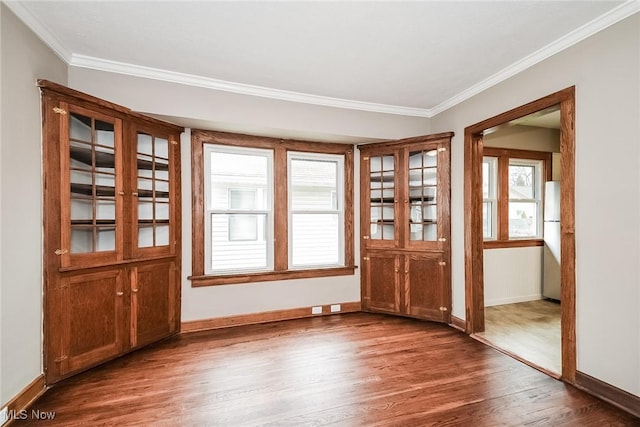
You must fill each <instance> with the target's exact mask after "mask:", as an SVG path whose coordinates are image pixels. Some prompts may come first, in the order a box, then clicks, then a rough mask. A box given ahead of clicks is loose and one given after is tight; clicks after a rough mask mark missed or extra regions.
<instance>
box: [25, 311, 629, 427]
mask: <svg viewBox="0 0 640 427" xmlns="http://www.w3.org/2000/svg"><path fill="white" fill-rule="evenodd" d="M31 408H32V409H37V410H40V411H56V417H55V419H54V420H52V421H49V422H47V423H46V425H47V426H85V425H122V426H124V425H126V426H162V427H163V426H176V425H182V426H200V425H216V426H218V425H227V426H257V425H271V426H303V425H313V426H325V425H343V426H429V425H430V426H434V425H440V426H468V425H473V426H478V427H484V426H491V427H493V426H499V425H501V426H525V425H528V426H532V425H547V426H560V425H564V426H633V425H638V422H639V421H640V420H639V419H638V418H634V417H632V416H631V415H629V414H627V413H625V412H623V411H621V410H620V409H618V408H615V407H613V406H612V405H610V404H608V403H606V402H604V401H601V400H599V399H596V398H594V397H592V396H590V395H588V394H587V393H585V392H583V391H581V390H578V389H576V388H574V387H572V386H570V385H566V384H564V383H562V382H559V381H556V380H554V379H552V378H550V377H548V376H546V375H544V374H542V373H540V372H538V371H536V370H534V369H531V368H530V367H528V366H526V365H523V364H521V363H519V362H517V361H515V360H513V359H512V358H510V357H507V356H505V355H504V354H501V353H500V352H497V351H496V350H494V349H492V348H490V347H487V346H485V345H483V344H481V343H479V342H477V341H475V340H473V339H471V338H470V337H468V336H466V335H465V334H462V333H460V332H458V331H456V330H454V329H452V328H450V327H448V326H446V325H441V324H435V323H428V322H422V321H417V320H413V319H406V318H399V317H393V316H384V315H372V314H365V313H354V314H346V315H339V316H326V317H316V318H309V319H300V320H292V321H287V322H276V323H269V324H263V325H252V326H244V327H238V328H229V329H220V330H215V331H204V332H198V333H191V334H182V335H179V336H177V337H172V338H169V339H167V340H165V341H163V342H161V343H158V344H155V345H153V346H151V347H147V348H145V349H141V350H139V351H136V352H135V353H132V354H129V355H127V356H125V357H122V358H120V359H118V360H115V361H113V362H111V363H109V364H108V365H106V366H102V367H100V368H97V369H94V370H92V371H90V372H86V373H84V374H81V375H79V376H77V377H75V378H73V379H70V380H68V381H65V382H64V383H60V384H58V385H56V386H55V387H54V388H52V389H51V390H49V391H48V392H47V393H46V394H45V395H44V396H43V397H42V398H40V399H38V400H37V401H36V402H35V403H34V404H33V405H32V406H31ZM20 425H25V426H29V425H45V424H43V423H42V422H40V421H36V420H33V419H30V420H26V421H24V422H22V423H21V424H20Z"/></svg>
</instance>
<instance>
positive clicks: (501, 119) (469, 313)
mask: <svg viewBox="0 0 640 427" xmlns="http://www.w3.org/2000/svg"><path fill="white" fill-rule="evenodd" d="M556 105H559V106H560V161H561V163H562V172H561V177H560V178H561V179H560V181H561V184H560V189H561V192H562V194H563V197H562V199H561V204H560V212H561V228H560V246H561V272H560V276H561V283H562V287H561V300H562V305H561V308H560V312H561V313H560V317H561V322H560V323H561V327H560V331H561V378H562V379H563V380H565V381H568V382H574V381H575V371H576V348H575V235H574V221H575V220H574V217H575V215H574V210H575V208H574V188H575V180H574V167H575V166H574V151H575V150H574V146H575V134H574V120H575V88H574V87H570V88H567V89H564V90H561V91H559V92H556V93H553V94H551V95H549V96H546V97H544V98H541V99H538V100H536V101H533V102H530V103H528V104H525V105H523V106H520V107H518V108H515V109H513V110H510V111H507V112H505V113H502V114H500V115H498V116H495V117H492V118H489V119H487V120H484V121H482V122H479V123H477V124H475V125H472V126H469V127H467V128H466V129H465V156H464V162H465V194H464V196H465V212H467V215H466V216H465V305H466V307H465V309H466V324H465V329H466V332H467V333H469V334H478V333H480V332H483V331H484V330H485V301H484V299H485V293H484V253H483V250H484V237H483V236H484V234H483V191H482V182H483V171H482V166H483V165H482V163H483V151H484V150H483V135H484V133H485V132H487V131H488V130H491V129H495V128H496V127H499V126H504V125H505V124H507V123H509V122H512V121H514V120H517V119H520V118H522V117H525V116H529V115H531V114H533V113H536V112H539V111H541V110H546V109H549V108H551V107H553V106H556ZM523 361H525V362H527V361H526V360H523ZM536 367H538V366H536Z"/></svg>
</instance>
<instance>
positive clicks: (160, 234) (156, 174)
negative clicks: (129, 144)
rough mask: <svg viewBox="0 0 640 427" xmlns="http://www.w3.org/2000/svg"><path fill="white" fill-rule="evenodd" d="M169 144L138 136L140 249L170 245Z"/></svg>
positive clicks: (158, 139) (150, 136)
mask: <svg viewBox="0 0 640 427" xmlns="http://www.w3.org/2000/svg"><path fill="white" fill-rule="evenodd" d="M168 150H169V141H168V140H167V139H165V138H160V137H157V136H154V135H149V134H146V133H140V132H139V133H138V144H137V149H136V151H137V166H138V185H137V192H138V247H140V248H143V247H157V246H166V245H168V244H169V231H170V228H169V222H170V218H169V217H170V215H169V212H170V206H169V198H168V196H169V185H170V184H169V175H168V170H169V151H168Z"/></svg>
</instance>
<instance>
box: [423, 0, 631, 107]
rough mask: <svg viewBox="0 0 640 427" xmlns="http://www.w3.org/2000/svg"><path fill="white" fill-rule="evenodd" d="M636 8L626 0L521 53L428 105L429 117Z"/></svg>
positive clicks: (627, 15)
mask: <svg viewBox="0 0 640 427" xmlns="http://www.w3.org/2000/svg"><path fill="white" fill-rule="evenodd" d="M638 11H640V0H628V1H626V2H625V3H623V4H621V5H620V6H618V7H616V8H614V9H611V10H610V11H609V12H607V13H605V14H603V15H601V16H599V17H597V18H596V19H594V20H593V21H591V22H588V23H586V24H585V25H583V26H581V27H578V28H577V29H575V30H574V31H572V32H570V33H568V34H566V35H564V36H563V37H560V38H559V39H557V40H555V41H554V42H552V43H550V44H548V45H546V46H545V47H543V48H542V49H539V50H537V51H536V52H533V53H532V54H530V55H528V56H525V57H524V58H522V59H521V60H519V61H517V62H515V63H513V64H511V65H510V66H508V67H507V68H504V69H502V70H501V71H498V72H497V73H496V74H494V75H492V76H491V77H489V78H487V79H485V80H483V81H481V82H480V83H477V84H475V85H473V86H471V87H470V88H468V89H465V90H464V91H462V92H460V93H458V94H457V95H455V96H453V97H451V98H449V99H447V100H446V101H444V102H442V103H440V104H438V105H436V106H435V107H433V108H431V109H430V113H431V115H430V116H429V117H433V116H435V115H437V114H440V113H442V112H443V111H446V110H448V109H449V108H451V107H454V106H456V105H458V104H460V103H461V102H464V101H466V100H467V99H469V98H471V97H472V96H475V95H477V94H479V93H480V92H483V91H485V90H487V89H489V88H490V87H492V86H495V85H497V84H498V83H501V82H503V81H505V80H507V79H508V78H510V77H513V76H515V75H516V74H518V73H521V72H522V71H524V70H526V69H527V68H530V67H532V66H534V65H536V64H537V63H539V62H542V61H544V60H545V59H547V58H549V57H551V56H553V55H555V54H556V53H559V52H561V51H563V50H565V49H568V48H570V47H571V46H573V45H575V44H577V43H579V42H581V41H582V40H584V39H586V38H587V37H590V36H592V35H594V34H596V33H598V32H600V31H602V30H604V29H605V28H608V27H610V26H611V25H614V24H616V23H617V22H620V21H622V20H623V19H625V18H628V17H629V16H631V15H633V14H635V13H638Z"/></svg>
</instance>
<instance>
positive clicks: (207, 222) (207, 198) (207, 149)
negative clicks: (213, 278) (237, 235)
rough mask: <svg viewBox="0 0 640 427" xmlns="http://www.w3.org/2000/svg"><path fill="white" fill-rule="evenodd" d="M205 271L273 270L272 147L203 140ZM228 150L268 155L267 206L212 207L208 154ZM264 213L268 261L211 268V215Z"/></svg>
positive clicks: (210, 272) (245, 271)
mask: <svg viewBox="0 0 640 427" xmlns="http://www.w3.org/2000/svg"><path fill="white" fill-rule="evenodd" d="M203 148H204V150H203V151H204V153H203V154H204V156H203V157H204V171H205V173H204V228H205V230H204V233H205V234H204V242H205V245H204V271H205V274H210V275H225V276H226V275H235V274H238V273H258V272H267V271H273V270H274V238H273V234H274V231H273V229H274V169H273V168H274V166H273V158H274V156H273V150H270V149H263V148H246V147H235V146H230V145H217V144H204V147H203ZM212 153H227V154H240V155H254V156H264V157H265V158H266V159H267V191H266V196H267V198H268V201H269V203H268V209H267V210H257V209H254V210H238V209H230V208H228V209H211V208H210V207H211V161H210V160H211V154H212ZM234 188H235V187H234ZM229 213H234V214H243V213H246V214H256V215H262V214H265V215H266V217H267V220H266V230H265V240H266V245H267V265H266V267H265V268H261V269H254V268H248V269H228V270H224V271H218V270H216V271H214V269H213V265H212V252H213V250H212V245H213V242H212V235H211V232H212V230H211V217H212V216H213V215H214V214H229Z"/></svg>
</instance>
